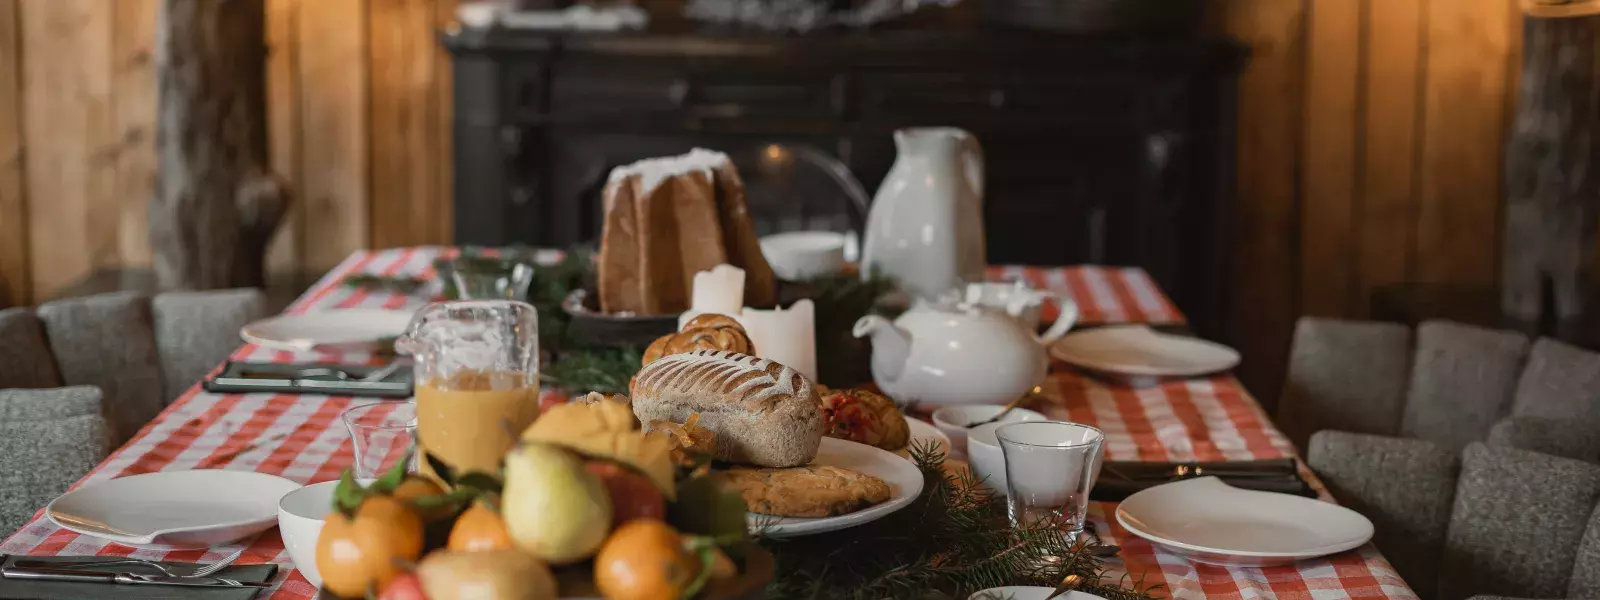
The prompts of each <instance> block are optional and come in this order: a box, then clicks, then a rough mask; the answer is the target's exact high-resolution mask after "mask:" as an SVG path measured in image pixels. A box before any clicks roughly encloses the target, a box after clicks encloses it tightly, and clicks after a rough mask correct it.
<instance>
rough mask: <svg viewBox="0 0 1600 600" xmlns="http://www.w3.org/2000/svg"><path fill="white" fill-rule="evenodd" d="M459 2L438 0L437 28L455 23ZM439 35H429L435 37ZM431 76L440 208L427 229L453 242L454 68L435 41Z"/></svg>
mask: <svg viewBox="0 0 1600 600" xmlns="http://www.w3.org/2000/svg"><path fill="white" fill-rule="evenodd" d="M460 5H461V0H438V4H437V5H436V6H435V7H434V11H433V24H434V27H435V28H436V29H437V30H438V31H443V30H444V29H445V28H447V27H455V26H457V25H456V8H457V7H459V6H460ZM437 37H438V36H437V35H433V36H429V39H436V38H437ZM433 57H434V58H433V63H434V65H435V66H434V70H433V73H434V78H433V96H434V102H435V106H436V107H437V111H436V114H435V115H434V118H435V121H436V122H435V123H434V127H436V128H438V129H437V131H438V135H437V136H436V139H437V141H438V144H437V147H438V151H439V163H438V164H436V165H434V172H435V173H436V174H437V175H438V176H437V177H436V178H435V181H434V183H435V184H436V185H437V186H438V190H437V191H435V192H434V194H435V196H434V197H435V198H438V199H439V201H440V205H441V207H442V209H441V210H440V211H439V212H438V214H435V215H433V218H432V224H433V230H432V231H431V232H430V233H431V236H432V239H435V240H439V243H442V244H450V243H452V242H454V241H455V231H456V230H455V197H456V191H455V166H456V163H455V108H454V107H455V87H454V85H455V84H454V81H455V69H454V66H453V65H452V63H451V62H450V53H449V52H445V50H444V47H443V46H440V45H438V43H437V42H435V43H434V54H433Z"/></svg>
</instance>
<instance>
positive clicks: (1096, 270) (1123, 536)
mask: <svg viewBox="0 0 1600 600" xmlns="http://www.w3.org/2000/svg"><path fill="white" fill-rule="evenodd" d="M443 251H445V250H444V249H442V248H437V247H419V248H402V249H391V250H380V251H372V252H358V253H356V254H354V255H352V256H350V257H349V258H347V259H346V260H345V261H344V262H343V263H341V264H340V265H339V266H338V267H336V268H335V269H334V270H333V271H331V272H329V274H328V275H327V276H326V277H324V278H323V279H322V281H320V282H318V283H317V285H315V286H314V287H312V288H311V290H310V291H308V292H306V294H305V295H304V296H302V297H301V298H300V299H299V300H297V301H296V302H295V303H294V304H293V305H291V306H290V307H289V308H288V310H287V312H289V313H302V312H309V311H319V310H336V309H341V308H355V307H368V308H391V309H400V308H417V307H420V306H422V305H423V304H425V303H426V298H423V297H415V296H404V295H399V294H394V293H389V292H377V291H369V290H364V289H354V288H350V287H347V286H343V285H340V280H341V279H343V278H344V277H345V276H348V275H351V274H358V273H368V274H381V275H409V276H420V277H424V278H427V277H431V276H432V274H433V273H432V266H431V264H432V262H433V259H434V258H435V257H437V256H438V255H439V254H440V253H441V252H443ZM990 274H991V276H993V277H995V278H1015V277H1022V278H1026V279H1028V280H1029V281H1031V282H1033V283H1034V284H1035V285H1040V286H1044V287H1048V288H1051V289H1053V290H1056V291H1058V292H1060V293H1062V294H1065V295H1067V296H1069V297H1071V298H1072V299H1073V300H1075V301H1076V302H1077V303H1078V304H1079V306H1080V309H1081V311H1082V317H1081V319H1082V322H1085V323H1120V322H1150V323H1159V322H1175V321H1181V320H1182V316H1181V315H1180V314H1179V313H1178V311H1177V310H1176V309H1175V308H1174V307H1173V305H1172V303H1171V302H1170V301H1169V300H1168V299H1167V298H1166V296H1165V295H1164V294H1162V292H1161V290H1160V289H1159V288H1158V287H1157V286H1156V285H1155V283H1154V282H1153V281H1151V279H1150V277H1149V276H1148V275H1147V274H1146V273H1145V272H1144V271H1142V270H1139V269H1130V268H1111V267H1069V268H1036V267H994V268H992V269H991V273H990ZM1046 313H1047V314H1046V317H1047V318H1050V317H1052V316H1053V314H1052V309H1047V310H1046ZM233 358H234V359H236V360H241V359H243V360H256V361H263V360H269V361H277V362H293V361H309V360H322V361H329V362H334V361H342V362H351V361H367V360H370V357H367V356H359V355H345V356H337V355H326V354H324V355H306V354H296V353H292V352H282V351H273V350H267V349H262V348H258V347H255V346H251V345H246V346H244V347H242V348H240V349H239V350H238V351H237V352H235V353H234V355H233ZM1058 366H1059V365H1058ZM1047 387H1048V389H1047V390H1046V393H1047V395H1048V396H1049V400H1048V402H1044V403H1041V404H1039V405H1037V406H1034V408H1036V409H1038V410H1040V411H1042V412H1044V413H1045V414H1047V415H1050V416H1052V417H1056V418H1065V419H1070V420H1072V421H1077V422H1081V423H1088V424H1092V425H1094V426H1096V427H1099V428H1100V429H1101V430H1102V431H1104V432H1105V434H1106V453H1107V455H1108V457H1110V458H1111V459H1113V460H1136V459H1137V460H1169V459H1170V460H1219V459H1265V458H1281V457H1284V456H1289V455H1290V454H1292V452H1293V450H1292V448H1291V446H1290V444H1289V443H1288V442H1287V441H1286V440H1285V438H1284V437H1283V435H1282V434H1280V433H1279V432H1278V431H1277V429H1275V428H1274V427H1273V425H1272V423H1271V422H1270V421H1269V420H1268V419H1267V417H1266V415H1265V414H1264V413H1263V412H1262V410H1261V408H1260V406H1259V405H1257V404H1256V402H1255V400H1254V399H1252V398H1251V397H1250V396H1249V394H1248V393H1246V392H1245V391H1244V389H1243V388H1242V387H1241V386H1240V385H1239V383H1238V381H1236V380H1235V379H1234V378H1233V377H1231V376H1227V375H1223V376H1218V377H1212V378H1205V379H1194V380H1187V381H1171V382H1165V383H1162V384H1160V385H1156V386H1151V387H1143V388H1133V387H1127V386H1122V385H1118V384H1112V383H1106V382H1104V381H1101V380H1098V379H1090V378H1086V377H1083V376H1081V375H1078V374H1077V373H1075V372H1073V371H1071V370H1070V369H1065V368H1058V369H1056V372H1054V373H1053V374H1052V375H1051V378H1050V383H1049V385H1048V386H1047ZM352 402H353V400H352V399H351V398H348V397H332V396H318V395H292V394H210V393H207V392H204V391H202V390H200V389H199V387H198V386H196V387H194V388H191V389H190V390H189V391H188V392H187V393H185V394H184V395H183V396H182V397H181V398H179V399H178V400H177V401H176V402H174V403H173V404H172V406H171V407H169V408H167V410H166V411H164V412H163V413H162V414H161V415H160V416H159V417H157V418H156V419H155V420H154V421H152V422H151V423H150V424H149V425H146V426H145V428H144V429H143V430H141V431H140V432H139V433H138V434H137V435H136V436H134V438H133V439H132V440H131V441H129V442H128V443H127V444H126V445H125V446H123V447H122V448H121V449H119V450H117V451H116V452H115V453H113V454H112V455H111V456H110V457H109V458H107V459H106V460H105V462H103V463H101V464H100V465H99V466H98V467H96V468H95V469H94V471H92V472H91V473H89V475H88V476H86V477H85V478H84V479H83V480H81V481H79V482H78V484H77V485H83V484H84V483H90V482H97V481H104V480H107V479H112V478H116V477H122V476H126V475H134V474H138V473H148V472H152V471H163V470H183V469H195V468H223V469H238V470H250V471H260V472H263V473H272V474H275V475H279V476H282V477H286V478H289V479H292V480H295V481H299V482H303V483H308V484H309V483H316V482H321V481H328V480H332V479H336V478H337V477H338V475H339V473H340V472H341V471H342V470H343V469H344V468H345V467H347V466H349V465H350V463H351V451H350V442H349V438H348V437H347V435H346V433H345V431H344V428H343V427H341V426H339V425H338V423H337V421H338V415H339V412H340V411H342V410H343V409H344V408H345V407H347V406H349V405H350V404H352ZM1114 509H1115V505H1113V504H1105V503H1095V504H1094V505H1092V506H1091V507H1090V517H1091V518H1093V519H1095V520H1096V521H1097V523H1098V524H1099V529H1100V531H1101V532H1103V535H1102V537H1105V538H1108V539H1107V541H1108V542H1110V543H1115V544H1119V545H1121V546H1122V549H1123V552H1122V556H1121V560H1122V563H1123V564H1122V565H1121V568H1120V569H1116V570H1117V571H1124V570H1125V571H1126V572H1129V573H1131V574H1133V575H1134V576H1136V577H1137V576H1139V575H1140V574H1144V576H1145V577H1146V581H1147V582H1148V583H1164V584H1165V585H1166V593H1168V594H1170V595H1171V596H1172V597H1175V598H1240V599H1243V598H1252V599H1253V598H1283V599H1290V598H1293V599H1310V598H1316V599H1323V598H1328V599H1331V598H1347V597H1353V598H1405V599H1409V598H1416V595H1415V594H1414V593H1413V592H1412V591H1411V590H1410V588H1408V587H1407V586H1406V584H1405V582H1404V581H1402V580H1401V579H1400V577H1399V575H1397V574H1396V573H1395V570H1394V568H1393V567H1391V566H1390V565H1389V563H1388V562H1387V561H1385V560H1384V559H1383V557H1382V556H1380V555H1379V554H1378V551H1377V550H1376V549H1375V548H1373V547H1372V546H1371V545H1370V544H1369V545H1367V546H1365V547H1363V548H1361V549H1359V550H1357V551H1353V552H1345V553H1342V554H1339V555H1336V556H1332V557H1329V558H1326V559H1320V560H1311V561H1304V562H1301V563H1298V564H1295V565H1290V566H1283V567H1272V568H1265V569H1257V568H1233V569H1230V568H1223V567H1212V566H1203V565H1195V564H1191V563H1189V562H1188V561H1187V560H1184V559H1183V558H1180V557H1178V556H1176V555H1173V554H1168V553H1166V552H1162V551H1160V550H1157V549H1156V548H1155V547H1153V546H1152V545H1151V544H1150V543H1148V542H1145V541H1143V540H1142V539H1140V538H1138V537H1135V536H1132V535H1130V534H1128V532H1127V531H1125V530H1123V529H1122V528H1121V527H1118V526H1116V524H1115V522H1114V519H1109V520H1108V517H1109V516H1111V515H1112V513H1113V511H1114ZM1104 532H1109V535H1104ZM248 543H249V547H248V550H247V552H246V553H245V555H244V557H243V558H241V559H240V563H262V562H276V563H279V564H283V565H285V566H286V568H284V569H282V570H280V572H279V575H278V578H277V580H276V581H275V582H274V583H275V586H274V588H273V589H272V590H271V594H270V596H269V597H270V598H273V599H308V598H312V597H314V596H315V595H316V590H315V589H314V588H312V586H311V585H310V584H309V583H307V582H306V580H305V579H304V578H303V577H301V576H300V575H299V573H298V572H296V571H293V570H291V569H289V568H287V567H288V566H289V564H290V563H289V556H288V554H287V553H285V552H284V551H283V540H282V539H281V538H280V537H279V536H278V531H277V530H276V529H273V530H269V531H267V532H266V533H263V534H261V535H259V536H257V537H256V538H254V539H252V540H249V541H248ZM236 549H237V546H234V547H217V548H211V549H209V550H183V551H170V552H168V551H159V550H140V549H135V548H130V547H126V546H121V545H117V544H113V543H109V542H106V541H105V540H101V539H98V538H94V537H90V536H84V535H79V534H75V533H72V532H69V531H65V530H63V529H60V528H58V527H55V526H54V525H52V524H51V523H50V522H49V521H48V520H47V519H45V518H44V517H43V514H42V510H41V513H40V514H38V515H35V517H34V519H33V520H32V521H31V522H29V523H28V524H27V525H26V526H24V527H23V528H22V529H20V530H18V531H17V532H16V533H14V534H12V535H11V536H10V537H9V538H8V539H6V540H5V542H3V543H0V553H5V554H26V555H107V556H109V555H117V556H135V557H139V558H145V559H156V560H174V561H208V560H216V559H220V558H222V557H224V556H226V555H227V554H229V553H231V552H233V551H234V550H236Z"/></svg>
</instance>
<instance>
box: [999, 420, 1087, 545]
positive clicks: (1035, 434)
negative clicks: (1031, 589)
mask: <svg viewBox="0 0 1600 600" xmlns="http://www.w3.org/2000/svg"><path fill="white" fill-rule="evenodd" d="M995 437H996V438H998V439H999V440H1000V452H1001V453H1002V454H1003V455H1004V456H1005V460H1006V490H1007V491H1008V492H1009V494H1008V495H1007V498H1006V507H1007V509H1008V511H1007V514H1008V515H1009V516H1010V517H1011V526H1012V527H1017V528H1026V527H1031V526H1033V525H1034V524H1036V523H1038V522H1039V521H1044V520H1054V521H1059V522H1060V523H1061V524H1062V525H1063V526H1065V527H1066V528H1067V531H1068V533H1070V534H1072V535H1074V536H1076V535H1077V534H1078V533H1080V532H1082V531H1083V522H1084V512H1085V511H1086V510H1087V508H1088V505H1089V490H1090V489H1091V488H1093V487H1094V480H1095V476H1096V475H1098V474H1099V471H1100V445H1101V442H1103V441H1104V440H1105V436H1104V435H1102V434H1101V433H1100V430H1099V429H1095V428H1093V427H1089V426H1087V425H1079V424H1077V423H1067V422H1064V421H1029V422H1023V423H1012V424H1010V425H1004V426H1002V427H1000V428H999V429H996V430H995Z"/></svg>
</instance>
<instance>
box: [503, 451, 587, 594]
mask: <svg viewBox="0 0 1600 600" xmlns="http://www.w3.org/2000/svg"><path fill="white" fill-rule="evenodd" d="M500 516H501V517H503V518H504V519H505V521H506V532H507V533H510V534H511V541H512V542H513V543H515V544H516V545H517V547H518V548H521V549H522V551H524V552H527V553H529V554H532V555H534V556H536V557H539V558H541V559H544V560H545V561H546V562H549V563H551V564H558V565H560V564H568V563H574V562H578V561H581V560H583V559H586V558H589V557H590V556H594V553H595V551H596V550H599V549H600V544H601V543H602V542H604V541H605V540H606V534H608V533H610V532H611V497H610V496H607V495H606V488H605V485H604V484H602V483H601V481H600V478H599V477H596V476H595V475H594V474H593V473H590V472H589V470H588V469H585V468H584V467H583V462H582V461H580V460H578V457H577V456H574V455H572V454H570V453H568V452H567V451H566V450H562V449H560V448H557V447H555V446H548V445H545V444H523V445H521V446H518V447H516V448H514V449H512V450H511V452H510V453H508V454H506V467H505V488H504V489H503V490H502V491H501V494H500Z"/></svg>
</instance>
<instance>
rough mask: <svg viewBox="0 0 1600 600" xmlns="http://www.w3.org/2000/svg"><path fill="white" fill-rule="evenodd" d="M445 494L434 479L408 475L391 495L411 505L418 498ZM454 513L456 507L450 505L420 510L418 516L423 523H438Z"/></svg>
mask: <svg viewBox="0 0 1600 600" xmlns="http://www.w3.org/2000/svg"><path fill="white" fill-rule="evenodd" d="M444 493H445V491H444V488H443V487H441V486H440V485H439V484H438V483H435V482H434V481H433V480H432V479H429V478H427V477H423V476H421V475H407V476H406V478H405V479H403V480H401V481H400V485H398V486H395V488H394V491H393V492H390V495H392V496H394V498H395V499H396V500H399V501H401V502H406V503H409V502H411V501H413V500H416V499H417V498H425V497H428V496H441V495H444ZM454 512H455V510H454V507H452V506H449V505H444V506H438V507H434V508H430V509H428V510H425V511H424V510H418V514H419V515H420V516H421V517H422V520H423V521H437V520H439V519H443V518H445V517H448V516H450V515H451V514H452V513H454Z"/></svg>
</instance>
